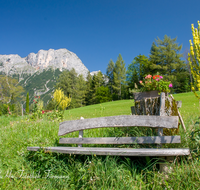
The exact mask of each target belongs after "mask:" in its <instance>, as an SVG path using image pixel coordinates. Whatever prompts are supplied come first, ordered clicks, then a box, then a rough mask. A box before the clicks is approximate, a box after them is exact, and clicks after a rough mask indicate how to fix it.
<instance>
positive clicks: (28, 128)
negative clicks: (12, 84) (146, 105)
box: [0, 93, 200, 189]
mask: <svg viewBox="0 0 200 190" xmlns="http://www.w3.org/2000/svg"><path fill="white" fill-rule="evenodd" d="M174 97H175V99H176V100H181V101H182V102H183V105H182V108H180V112H181V115H182V117H183V118H184V122H185V125H186V128H187V132H184V131H183V130H182V129H180V135H181V139H182V143H181V144H179V145H173V146H175V147H189V148H190V150H191V152H192V154H191V155H190V156H187V157H185V158H179V159H178V160H177V162H176V163H175V164H173V165H172V168H173V170H172V172H171V173H169V174H167V175H166V174H163V173H159V171H158V167H157V163H158V159H157V158H151V157H150V158H148V157H147V158H145V157H116V156H84V155H83V156H75V155H63V154H52V153H44V152H43V151H40V152H28V151H27V147H28V146H41V147H45V146H58V140H59V137H58V128H59V122H58V121H50V120H48V119H47V118H45V117H44V118H43V119H40V120H36V121H31V120H30V119H29V118H28V117H27V116H24V117H10V116H7V117H6V116H2V117H0V130H1V133H0V144H1V146H0V189H198V188H199V187H200V173H199V171H200V162H199V159H200V155H199V152H200V151H199V146H200V134H199V133H198V132H195V131H197V130H199V129H200V126H199V102H198V100H197V99H196V98H195V97H194V95H193V94H192V93H183V94H176V95H174ZM132 105H133V100H122V101H113V102H108V103H103V104H97V105H91V106H86V107H82V108H76V109H72V110H67V111H65V113H64V120H72V119H73V120H74V119H80V117H81V116H82V117H84V118H94V117H104V116H112V115H129V114H131V109H130V107H131V106H132ZM143 132H145V130H143V129H139V128H135V129H131V128H130V129H125V130H121V129H117V128H115V129H114V128H113V129H109V130H104V129H97V130H86V131H85V132H84V136H112V135H113V136H116V135H120V136H122V135H123V136H124V135H125V136H126V135H134V134H135V135H138V134H139V135H141V134H142V133H143ZM192 135H193V136H192ZM68 136H78V133H73V134H71V135H68Z"/></svg>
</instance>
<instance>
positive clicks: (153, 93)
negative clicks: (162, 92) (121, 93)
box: [133, 90, 159, 101]
mask: <svg viewBox="0 0 200 190" xmlns="http://www.w3.org/2000/svg"><path fill="white" fill-rule="evenodd" d="M133 95H134V100H135V101H140V100H142V99H143V98H149V97H151V98H156V97H159V94H158V91H156V90H155V91H149V92H135V93H133Z"/></svg>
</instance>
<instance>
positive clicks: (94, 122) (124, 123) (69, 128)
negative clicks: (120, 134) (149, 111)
mask: <svg viewBox="0 0 200 190" xmlns="http://www.w3.org/2000/svg"><path fill="white" fill-rule="evenodd" d="M131 126H132V127H133V126H140V127H155V128H158V127H161V128H177V127H178V116H170V117H169V116H146V115H119V116H110V117H99V118H91V119H84V120H82V119H80V120H73V121H64V122H62V123H60V127H59V132H58V135H59V136H62V135H65V134H67V133H71V132H74V131H80V130H84V129H94V128H102V127H131Z"/></svg>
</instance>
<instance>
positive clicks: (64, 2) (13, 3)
mask: <svg viewBox="0 0 200 190" xmlns="http://www.w3.org/2000/svg"><path fill="white" fill-rule="evenodd" d="M199 7H200V0H190V1H189V0H140V1H136V0H0V26H1V27H0V54H19V55H20V56H21V57H26V56H27V55H28V54H29V53H31V52H34V53H37V52H38V51H39V50H40V49H44V50H48V49H50V48H52V49H60V48H66V49H68V50H70V51H72V52H74V53H75V54H77V56H78V57H79V58H80V59H81V60H82V62H83V64H84V65H85V66H86V67H87V68H88V69H89V70H90V71H97V70H101V71H102V72H103V73H105V72H106V67H107V65H108V63H109V61H110V59H112V60H113V61H114V62H115V61H116V59H117V57H118V55H119V53H121V55H122V57H123V59H124V61H125V63H126V66H128V65H129V64H130V63H131V62H132V60H133V59H134V57H136V56H137V55H139V54H144V55H146V56H148V55H149V53H150V48H151V45H152V43H153V41H154V40H155V39H156V38H157V37H159V38H160V39H163V37H164V35H165V34H166V35H168V36H170V37H171V38H175V37H177V42H178V43H179V45H181V44H182V45H183V49H182V52H184V51H185V50H186V49H189V39H192V34H191V24H192V23H194V25H195V27H197V21H198V20H200V10H199Z"/></svg>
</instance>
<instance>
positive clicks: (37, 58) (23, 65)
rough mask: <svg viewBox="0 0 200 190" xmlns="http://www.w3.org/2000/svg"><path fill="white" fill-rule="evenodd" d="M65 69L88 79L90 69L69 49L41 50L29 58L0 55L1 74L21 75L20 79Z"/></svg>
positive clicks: (31, 54)
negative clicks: (49, 70) (24, 75)
mask: <svg viewBox="0 0 200 190" xmlns="http://www.w3.org/2000/svg"><path fill="white" fill-rule="evenodd" d="M48 68H53V69H59V70H60V71H62V70H63V69H67V70H71V69H72V68H74V69H75V71H76V72H77V73H78V74H82V75H83V76H84V78H86V76H87V74H88V69H87V68H86V67H85V65H84V64H83V63H82V61H81V60H80V59H79V57H78V56H77V55H76V54H75V53H73V52H71V51H69V50H67V49H58V50H54V49H49V50H40V51H38V53H37V54H35V53H30V54H29V55H28V56H27V57H24V58H22V57H20V56H19V55H14V54H10V55H0V73H5V74H7V75H11V76H12V75H14V74H15V75H19V79H20V80H21V79H23V77H22V75H23V74H30V75H32V74H34V73H35V72H37V71H39V70H43V69H48Z"/></svg>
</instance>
